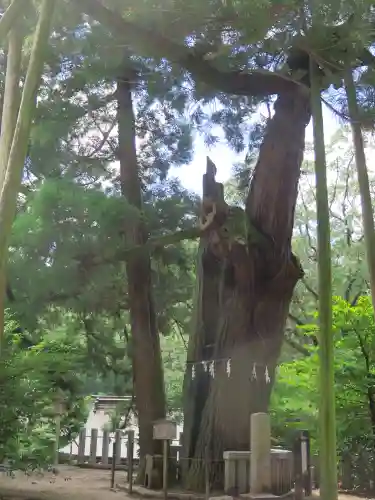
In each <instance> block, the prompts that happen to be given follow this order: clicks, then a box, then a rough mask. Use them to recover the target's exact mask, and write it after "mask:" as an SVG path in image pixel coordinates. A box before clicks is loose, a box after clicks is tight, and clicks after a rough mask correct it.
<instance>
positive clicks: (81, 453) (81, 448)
mask: <svg viewBox="0 0 375 500" xmlns="http://www.w3.org/2000/svg"><path fill="white" fill-rule="evenodd" d="M85 449H86V428H83V429H81V430H80V431H79V441H78V463H79V464H84V463H85Z"/></svg>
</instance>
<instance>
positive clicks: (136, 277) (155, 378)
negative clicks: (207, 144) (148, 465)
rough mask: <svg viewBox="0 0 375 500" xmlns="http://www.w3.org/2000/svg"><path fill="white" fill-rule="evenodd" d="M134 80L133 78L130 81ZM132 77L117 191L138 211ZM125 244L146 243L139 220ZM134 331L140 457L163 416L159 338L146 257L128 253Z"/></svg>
mask: <svg viewBox="0 0 375 500" xmlns="http://www.w3.org/2000/svg"><path fill="white" fill-rule="evenodd" d="M133 79H134V77H132V78H131V80H133ZM129 80H130V78H129V75H128V76H126V75H125V76H124V78H119V80H118V83H117V92H118V127H119V160H120V180H121V192H122V194H123V196H125V197H126V198H127V200H128V202H129V203H130V204H132V205H133V206H135V207H137V208H138V209H140V210H141V209H142V191H141V183H140V178H139V172H138V163H137V154H136V146H135V123H134V111H133V105H132V93H131V84H130V82H129ZM124 230H125V232H126V235H127V244H128V245H131V246H133V245H142V244H144V243H145V242H146V240H147V233H146V230H145V227H144V225H143V224H142V222H141V221H140V220H139V219H138V221H136V222H135V223H134V225H133V226H132V227H131V228H129V227H125V228H124ZM126 272H127V277H128V296H129V309H130V322H131V333H132V347H133V349H132V361H133V373H134V392H135V404H136V408H137V413H138V425H139V448H140V455H141V458H143V457H144V456H145V455H146V454H152V455H153V454H154V453H156V452H157V451H158V450H156V449H155V446H157V444H158V443H157V442H155V441H154V440H153V436H152V435H153V422H154V421H155V420H157V419H159V418H164V417H165V394H164V379H163V369H162V363H161V353H160V342H159V334H158V331H157V327H156V317H155V310H154V303H153V298H152V291H151V265H150V258H149V256H148V254H147V253H145V252H139V253H136V252H134V253H131V254H129V257H128V259H127V262H126Z"/></svg>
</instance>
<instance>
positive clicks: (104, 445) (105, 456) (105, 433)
mask: <svg viewBox="0 0 375 500" xmlns="http://www.w3.org/2000/svg"><path fill="white" fill-rule="evenodd" d="M108 452H109V431H107V430H105V431H103V442H102V464H108Z"/></svg>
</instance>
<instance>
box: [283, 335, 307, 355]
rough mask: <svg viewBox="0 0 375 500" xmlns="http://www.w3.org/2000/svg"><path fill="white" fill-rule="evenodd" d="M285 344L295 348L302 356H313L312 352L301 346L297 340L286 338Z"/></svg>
mask: <svg viewBox="0 0 375 500" xmlns="http://www.w3.org/2000/svg"><path fill="white" fill-rule="evenodd" d="M284 340H285V342H286V343H287V344H288V345H290V346H291V347H293V349H295V350H296V351H298V352H299V353H300V354H303V355H304V356H310V355H311V352H310V351H309V350H308V349H306V347H304V346H303V345H301V344H299V343H298V342H296V341H295V340H293V339H291V338H289V337H285V339H284Z"/></svg>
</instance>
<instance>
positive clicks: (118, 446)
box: [115, 429, 122, 464]
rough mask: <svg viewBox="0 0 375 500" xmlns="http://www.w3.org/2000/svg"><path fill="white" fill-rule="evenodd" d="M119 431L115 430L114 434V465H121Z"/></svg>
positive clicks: (120, 436)
mask: <svg viewBox="0 0 375 500" xmlns="http://www.w3.org/2000/svg"><path fill="white" fill-rule="evenodd" d="M121 438H122V435H121V431H120V430H119V429H117V431H116V433H115V446H116V464H120V463H121Z"/></svg>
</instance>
